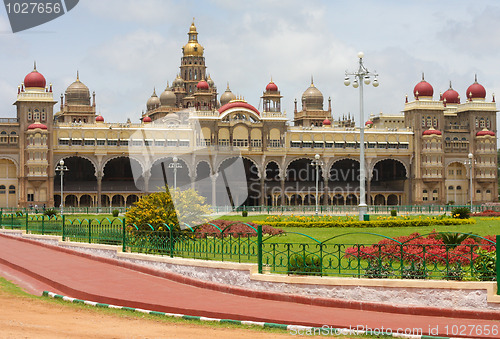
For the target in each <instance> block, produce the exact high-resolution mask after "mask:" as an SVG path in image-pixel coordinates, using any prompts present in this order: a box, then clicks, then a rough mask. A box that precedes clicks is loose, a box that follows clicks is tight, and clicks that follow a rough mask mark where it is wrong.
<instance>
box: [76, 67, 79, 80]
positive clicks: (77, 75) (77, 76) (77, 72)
mask: <svg viewBox="0 0 500 339" xmlns="http://www.w3.org/2000/svg"><path fill="white" fill-rule="evenodd" d="M76 81H80V72H79V71H78V70H76Z"/></svg>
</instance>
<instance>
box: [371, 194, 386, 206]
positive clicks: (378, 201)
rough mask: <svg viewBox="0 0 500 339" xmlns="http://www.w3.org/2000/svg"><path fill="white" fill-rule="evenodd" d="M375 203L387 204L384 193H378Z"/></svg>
mask: <svg viewBox="0 0 500 339" xmlns="http://www.w3.org/2000/svg"><path fill="white" fill-rule="evenodd" d="M373 204H374V205H379V206H382V205H385V197H384V196H383V195H382V194H377V195H376V196H375V199H373Z"/></svg>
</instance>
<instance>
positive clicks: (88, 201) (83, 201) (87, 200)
mask: <svg viewBox="0 0 500 339" xmlns="http://www.w3.org/2000/svg"><path fill="white" fill-rule="evenodd" d="M91 206H92V197H91V196H90V195H88V194H84V195H82V196H81V197H80V207H91Z"/></svg>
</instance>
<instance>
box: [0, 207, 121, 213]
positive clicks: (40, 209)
mask: <svg viewBox="0 0 500 339" xmlns="http://www.w3.org/2000/svg"><path fill="white" fill-rule="evenodd" d="M51 209H54V210H56V211H57V212H60V211H59V208H58V207H54V208H53V207H51ZM45 210H47V207H45V208H44V207H42V206H38V207H37V208H35V207H30V208H16V207H2V208H0V214H9V215H10V214H12V213H14V214H16V213H17V214H23V215H25V214H37V213H43V212H45ZM114 210H117V211H118V213H120V214H121V213H125V212H126V211H127V207H117V206H108V207H69V206H68V207H67V206H65V207H64V214H112V213H113V211H114Z"/></svg>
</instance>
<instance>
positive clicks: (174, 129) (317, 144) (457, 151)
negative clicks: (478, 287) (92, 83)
mask: <svg viewBox="0 0 500 339" xmlns="http://www.w3.org/2000/svg"><path fill="white" fill-rule="evenodd" d="M203 51H204V49H203V46H202V45H201V44H200V43H199V42H198V32H197V30H196V27H195V25H194V23H193V24H192V25H191V27H190V30H189V33H188V43H187V44H186V45H185V46H184V47H183V49H182V52H183V56H182V59H181V66H180V70H179V73H178V74H177V76H176V77H175V79H173V81H172V82H171V85H170V84H169V83H167V87H166V89H165V90H164V91H163V92H161V93H160V95H159V96H158V95H157V94H156V89H155V90H154V91H153V94H152V95H151V97H150V98H149V99H148V100H147V103H146V111H145V112H143V113H142V115H141V116H140V123H131V122H130V121H129V122H127V123H108V122H105V121H104V118H103V117H102V116H100V115H97V114H96V109H95V107H96V104H95V102H96V97H95V93H92V95H91V93H90V90H89V89H88V87H87V86H86V85H85V84H83V83H82V82H81V81H80V78H79V75H78V74H77V77H76V80H75V82H73V83H72V84H71V85H69V87H68V88H67V89H66V91H65V94H64V95H61V99H60V100H61V101H60V106H59V110H58V112H55V113H54V107H55V104H56V103H57V101H55V100H54V96H53V92H52V85H51V84H50V85H47V84H46V80H45V78H44V76H43V75H42V74H41V73H39V72H38V71H37V69H36V65H35V68H34V70H33V71H32V72H31V73H29V74H28V75H27V76H26V77H25V79H24V82H23V83H22V84H21V85H20V86H19V87H18V90H17V91H18V93H17V99H16V101H15V103H14V105H16V107H17V118H14V119H8V118H4V119H0V206H11V207H12V206H20V207H23V206H29V205H39V206H41V205H47V206H54V205H55V206H59V205H60V203H61V196H60V193H59V192H60V179H59V174H58V173H56V171H55V167H56V164H57V163H58V162H59V161H60V160H61V159H64V161H65V165H66V166H67V167H68V169H69V171H68V172H66V173H65V175H64V186H63V188H64V202H65V205H66V206H110V205H113V206H128V205H130V204H132V203H133V202H135V201H136V200H137V199H138V197H139V196H141V195H142V194H145V193H146V192H151V191H154V190H156V189H157V188H158V187H159V186H161V185H162V182H158V180H157V178H158V177H159V176H158V175H155V173H156V174H158V173H159V170H160V168H161V167H160V165H161V164H162V163H163V166H164V168H167V169H168V168H169V167H168V166H170V165H171V164H172V163H173V158H174V156H175V157H176V158H178V166H180V168H179V169H178V170H177V175H176V184H177V186H179V187H193V188H195V189H197V190H198V191H199V192H200V193H201V194H203V195H204V196H206V198H207V201H208V203H211V204H212V205H228V204H229V202H228V201H226V200H224V199H221V198H220V197H221V196H222V195H221V194H219V193H221V192H219V191H218V190H219V189H220V188H219V187H220V185H217V182H218V181H220V180H222V179H221V176H220V175H219V173H221V171H223V170H224V168H226V167H227V166H228V164H229V163H230V162H231V161H232V160H231V159H234V156H235V152H236V153H237V154H240V155H241V157H242V158H243V163H244V167H245V173H246V181H245V182H241V183H238V184H239V185H241V186H242V188H244V187H246V188H247V189H248V197H247V198H246V199H245V201H240V202H238V203H241V204H244V205H273V206H274V205H308V204H311V205H312V204H315V199H316V189H315V185H316V180H318V181H319V187H320V191H321V194H320V197H319V199H320V203H321V204H325V205H326V204H328V205H356V204H358V198H359V178H358V172H359V148H360V144H359V136H360V128H359V127H355V124H354V119H353V118H351V117H350V116H345V115H344V116H342V117H341V116H338V117H334V116H333V114H332V101H331V99H330V98H329V99H328V103H327V105H328V107H327V108H326V109H325V108H324V97H323V94H322V93H321V91H320V90H319V89H318V88H317V87H316V84H314V82H313V80H312V79H311V83H310V85H309V87H307V88H306V90H305V91H304V94H303V95H302V98H301V107H300V109H299V107H297V106H298V103H297V100H295V109H294V118H293V122H290V121H288V119H287V117H286V115H285V113H283V111H282V109H281V99H282V96H281V94H280V91H279V89H278V86H277V84H276V83H275V82H274V81H272V80H271V82H270V83H269V84H267V86H266V87H265V90H264V92H263V94H262V97H261V100H262V111H259V110H258V109H256V108H255V106H253V105H251V104H249V103H248V102H246V101H245V100H244V99H242V98H238V97H236V96H235V95H234V94H233V93H232V92H231V90H230V89H229V84H228V85H227V88H226V90H225V92H223V93H222V94H221V95H220V96H219V94H218V91H217V87H216V86H215V83H214V81H213V80H212V79H211V77H210V75H209V74H208V73H207V66H206V64H205V58H204V56H203ZM465 97H466V99H465V100H463V102H462V100H461V98H460V96H459V94H458V92H456V91H455V90H453V89H452V88H451V84H450V88H449V89H448V90H447V91H445V92H444V93H443V94H440V95H439V98H438V99H436V100H435V99H434V89H433V87H432V86H431V85H430V84H429V83H428V82H426V81H425V80H424V79H423V78H422V81H421V82H419V83H418V84H417V85H416V86H415V88H414V93H413V99H411V100H409V99H408V98H407V99H406V103H405V104H404V108H403V115H384V114H380V115H378V116H371V117H370V120H369V121H367V122H366V124H364V126H362V128H363V129H364V133H365V145H364V147H365V149H366V152H365V155H366V171H367V173H368V175H367V202H368V203H369V204H375V205H404V204H446V203H448V202H450V201H454V202H455V203H457V204H465V203H467V202H468V201H469V196H470V188H469V187H470V186H469V179H470V178H471V176H472V178H473V180H472V187H473V188H472V194H473V202H474V203H486V202H492V201H496V200H497V196H498V192H497V169H496V159H497V152H496V149H497V147H496V132H497V131H496V112H497V109H496V104H495V100H494V97H493V100H492V101H487V100H486V90H485V89H484V87H483V86H482V85H480V84H479V83H478V82H477V79H476V81H475V82H474V83H473V84H472V85H471V86H470V87H469V88H468V89H467V91H466V96H465ZM56 107H57V106H56ZM208 148H209V149H210V152H209V151H207V149H208ZM469 153H471V154H472V155H473V158H472V161H471V163H470V165H469V164H466V161H467V160H469ZM145 154H148V155H149V156H145ZM316 154H319V155H320V157H321V158H320V159H321V165H320V168H319V169H318V173H319V176H318V178H316V168H315V167H314V166H313V165H312V164H311V163H312V160H313V159H314V156H315V155H316ZM137 173H139V175H137ZM134 174H135V175H134ZM165 175H166V177H167V181H168V183H169V185H171V184H172V181H173V178H172V176H173V174H172V171H171V170H167V172H166V173H165ZM55 178H56V179H57V180H55ZM222 187H223V185H222Z"/></svg>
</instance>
